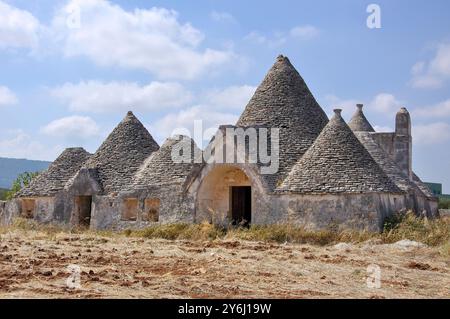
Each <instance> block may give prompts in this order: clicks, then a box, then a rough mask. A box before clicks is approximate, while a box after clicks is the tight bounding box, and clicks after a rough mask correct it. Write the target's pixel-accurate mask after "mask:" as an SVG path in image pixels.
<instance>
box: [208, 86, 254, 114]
mask: <svg viewBox="0 0 450 319" xmlns="http://www.w3.org/2000/svg"><path fill="white" fill-rule="evenodd" d="M255 91H256V87H254V86H250V85H242V86H230V87H227V88H225V89H222V90H217V89H216V90H211V91H210V92H208V93H206V94H205V97H204V98H203V100H204V101H202V102H203V103H205V104H208V105H210V106H211V107H212V108H214V109H216V110H217V109H222V110H228V109H237V110H243V109H244V107H245V106H246V105H247V103H248V102H249V101H250V98H251V97H252V96H253V94H254V93H255Z"/></svg>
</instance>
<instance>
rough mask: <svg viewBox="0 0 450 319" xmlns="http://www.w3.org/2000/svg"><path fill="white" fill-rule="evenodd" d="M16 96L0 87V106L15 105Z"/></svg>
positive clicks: (5, 88) (4, 87) (7, 89)
mask: <svg viewBox="0 0 450 319" xmlns="http://www.w3.org/2000/svg"><path fill="white" fill-rule="evenodd" d="M17 102H18V100H17V97H16V95H15V94H14V93H13V92H12V91H11V90H10V89H9V88H7V87H6V86H0V106H6V105H13V104H17Z"/></svg>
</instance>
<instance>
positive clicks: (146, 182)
mask: <svg viewBox="0 0 450 319" xmlns="http://www.w3.org/2000/svg"><path fill="white" fill-rule="evenodd" d="M184 151H185V152H184ZM183 152H184V153H183ZM201 165H202V151H201V150H200V149H199V148H198V147H197V145H196V144H195V142H194V140H192V139H191V138H190V137H187V136H182V135H178V136H174V137H170V138H168V139H167V140H166V141H165V142H164V144H163V145H162V146H161V148H160V149H159V150H158V151H156V152H154V153H152V154H151V155H150V156H149V157H148V158H147V159H146V160H145V162H144V164H143V165H142V166H141V168H140V169H139V170H138V171H137V172H136V174H135V176H134V178H133V182H132V184H131V187H128V189H127V190H130V191H131V190H139V189H145V188H147V187H151V186H158V187H159V186H164V185H174V184H181V185H183V184H184V183H185V182H186V180H187V178H188V177H189V176H190V175H191V173H193V172H194V171H195V170H196V169H198V168H200V167H201Z"/></svg>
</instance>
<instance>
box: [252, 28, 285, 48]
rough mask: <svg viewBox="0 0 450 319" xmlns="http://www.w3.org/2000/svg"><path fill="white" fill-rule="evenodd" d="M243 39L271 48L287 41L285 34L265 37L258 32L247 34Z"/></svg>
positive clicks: (279, 33)
mask: <svg viewBox="0 0 450 319" xmlns="http://www.w3.org/2000/svg"><path fill="white" fill-rule="evenodd" d="M244 39H245V40H248V41H250V42H253V43H256V44H262V45H267V46H269V47H272V48H275V47H279V46H282V45H283V44H285V43H286V41H287V38H286V36H285V34H284V33H281V32H278V33H275V34H274V35H271V36H266V35H263V34H261V33H260V32H258V31H252V32H250V33H249V34H247V35H246V36H245V38H244Z"/></svg>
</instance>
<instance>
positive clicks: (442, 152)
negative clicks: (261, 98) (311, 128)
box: [0, 0, 450, 193]
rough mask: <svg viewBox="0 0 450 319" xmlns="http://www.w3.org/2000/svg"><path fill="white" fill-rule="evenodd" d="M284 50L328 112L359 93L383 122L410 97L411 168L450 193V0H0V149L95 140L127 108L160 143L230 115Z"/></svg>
mask: <svg viewBox="0 0 450 319" xmlns="http://www.w3.org/2000/svg"><path fill="white" fill-rule="evenodd" d="M371 3H375V4H377V5H378V6H379V7H380V9H381V28H380V29H369V28H368V27H367V24H366V20H367V17H368V16H369V15H370V13H367V11H366V9H367V6H368V5H369V4H371ZM78 18H79V19H78ZM278 54H284V55H287V56H288V57H289V58H290V60H291V62H292V63H293V64H294V65H295V66H296V68H297V69H298V70H299V72H300V74H301V75H302V76H303V78H304V79H305V81H306V82H307V84H308V85H309V87H310V89H311V91H312V92H313V94H314V95H315V97H316V98H317V100H318V101H319V103H320V104H321V106H322V107H323V108H324V109H325V110H326V112H327V113H328V114H329V115H330V114H331V110H332V109H333V108H335V107H342V108H343V109H344V112H343V115H344V117H345V118H346V119H349V118H350V117H351V115H352V113H353V111H354V108H355V107H354V104H356V103H358V102H361V103H364V104H365V105H366V106H365V112H366V115H367V116H368V118H369V120H370V121H371V123H372V124H373V125H374V126H376V127H377V129H378V130H381V131H383V130H392V129H393V128H394V117H395V113H396V111H397V110H398V109H399V108H400V107H401V106H405V107H407V108H408V110H409V111H410V112H411V115H412V120H413V141H414V151H413V154H414V157H413V166H414V169H415V171H416V172H417V173H418V174H419V176H420V177H421V178H422V179H424V180H427V181H436V182H443V183H444V190H445V191H447V192H449V193H450V147H449V144H450V93H449V92H450V91H449V88H450V2H449V1H447V0H434V1H406V0H395V1H393V0H389V1H375V0H374V1H357V0H342V1H329V0H328V1H320V0H319V1H276V2H275V1H233V0H227V1H218V0H210V1H195V2H194V1H109V2H108V1H100V0H89V1H88V0H70V1H50V0H41V1H30V0H27V1H25V0H17V1H12V0H0V112H1V113H0V114H1V115H2V116H1V117H0V156H7V157H21V158H30V159H46V160H53V159H54V158H55V157H56V156H57V155H58V154H59V153H60V152H61V151H62V150H63V149H64V148H65V147H69V146H83V147H85V148H86V149H87V150H88V151H91V152H94V151H95V150H96V148H97V147H98V146H99V145H100V143H101V141H102V140H103V139H104V138H105V137H106V136H107V134H108V133H109V132H110V131H111V130H112V129H113V128H114V126H115V125H116V124H117V123H118V122H119V121H120V120H121V119H122V118H123V117H124V116H125V114H126V111H127V110H128V109H131V110H133V111H134V112H135V114H136V115H137V116H138V117H139V118H140V120H141V121H142V122H143V123H144V124H145V125H146V127H147V128H148V129H149V130H150V133H151V134H152V135H153V136H154V137H155V138H156V139H157V140H158V142H160V143H161V142H162V141H163V140H164V138H165V137H167V136H168V135H170V134H171V133H172V132H173V130H174V129H176V128H179V127H187V128H191V127H192V122H193V120H199V119H202V120H203V121H204V123H203V126H204V128H209V127H215V126H216V125H218V124H227V123H233V122H234V121H235V120H236V119H237V117H238V116H239V114H240V113H241V112H242V110H243V108H244V107H245V104H246V102H247V101H248V99H249V98H250V96H251V94H252V93H253V91H254V89H255V87H256V86H257V85H258V84H259V83H260V82H261V80H262V79H263V77H264V75H265V73H266V72H267V70H268V69H269V68H270V66H271V65H272V64H273V63H274V61H275V58H276V56H277V55H278Z"/></svg>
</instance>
